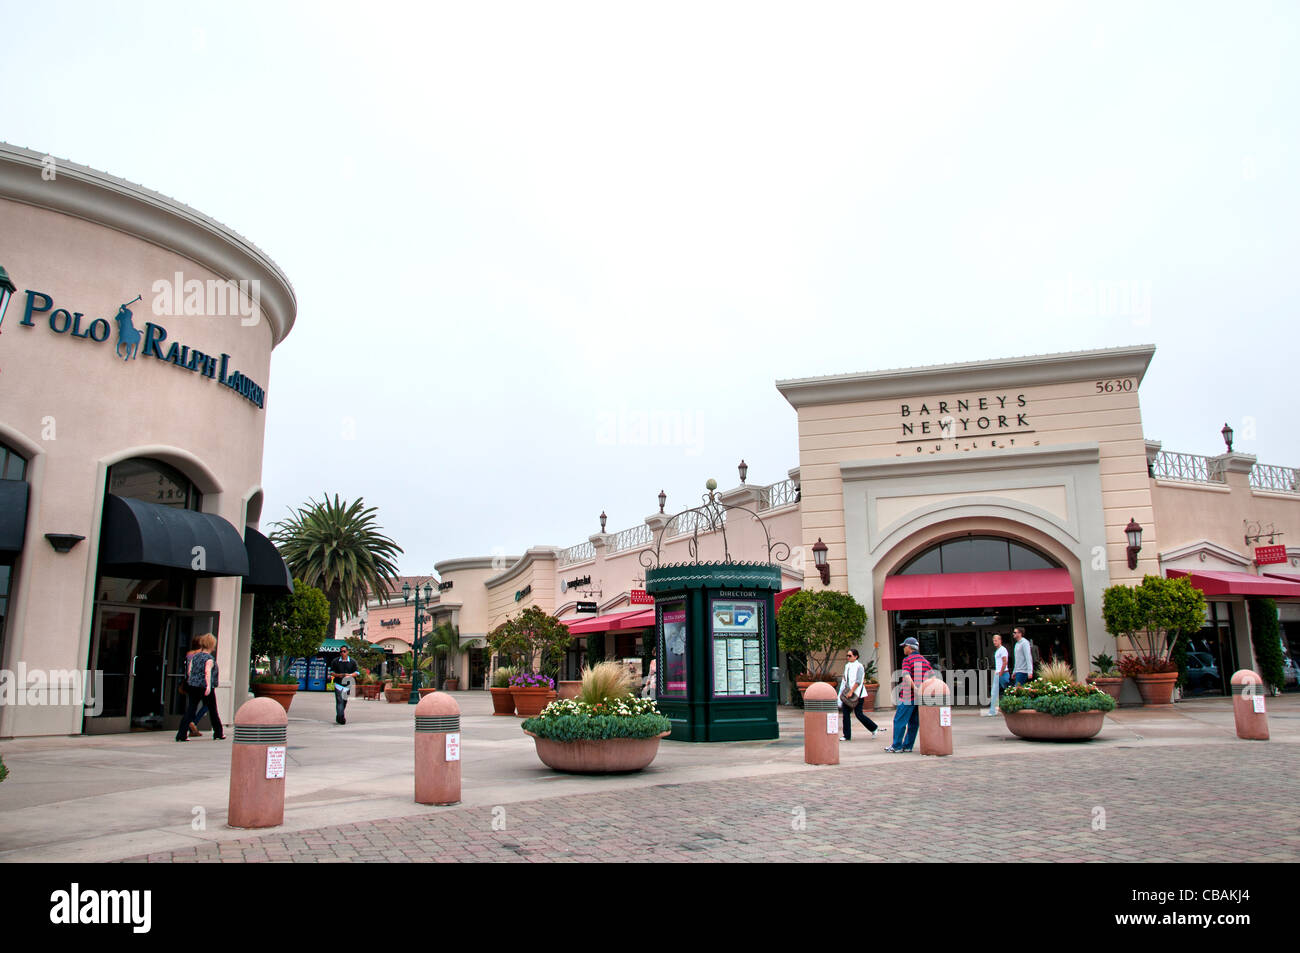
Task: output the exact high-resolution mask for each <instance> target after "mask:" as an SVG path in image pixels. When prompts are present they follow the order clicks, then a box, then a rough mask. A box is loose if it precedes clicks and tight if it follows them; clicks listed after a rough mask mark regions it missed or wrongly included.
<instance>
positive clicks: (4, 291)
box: [0, 265, 18, 324]
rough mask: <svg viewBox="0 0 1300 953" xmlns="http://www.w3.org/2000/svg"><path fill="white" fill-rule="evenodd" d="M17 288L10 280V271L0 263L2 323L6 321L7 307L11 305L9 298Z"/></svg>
mask: <svg viewBox="0 0 1300 953" xmlns="http://www.w3.org/2000/svg"><path fill="white" fill-rule="evenodd" d="M17 290H18V289H17V288H16V287H15V286H14V283H13V282H12V281H10V280H9V272H7V271H5V269H4V265H0V324H2V323H4V319H5V309H6V308H8V307H9V299H10V298H11V297H13V293H14V292H15V291H17Z"/></svg>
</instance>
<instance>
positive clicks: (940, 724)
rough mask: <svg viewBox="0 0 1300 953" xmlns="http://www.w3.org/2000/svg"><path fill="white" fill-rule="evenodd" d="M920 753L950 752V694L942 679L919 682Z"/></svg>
mask: <svg viewBox="0 0 1300 953" xmlns="http://www.w3.org/2000/svg"><path fill="white" fill-rule="evenodd" d="M920 746H921V754H932V755H949V754H952V695H951V694H950V693H949V691H948V686H947V685H946V684H944V681H943V679H940V678H933V677H931V678H927V679H926V680H925V681H924V682H922V683H921V737H920Z"/></svg>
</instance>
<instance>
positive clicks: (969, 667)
mask: <svg viewBox="0 0 1300 953" xmlns="http://www.w3.org/2000/svg"><path fill="white" fill-rule="evenodd" d="M999 631H1000V630H998V629H984V628H965V627H963V628H960V629H956V628H950V629H948V631H947V633H946V639H945V648H946V650H947V655H946V656H945V657H944V663H945V664H944V665H943V667H942V671H941V672H940V675H941V676H942V677H943V678H944V679H945V680H946V681H948V683H949V684H950V685H952V686H953V688H954V690H956V691H958V693H959V694H960V696H961V697H959V698H957V699H956V703H957V704H960V705H967V706H971V705H987V704H988V699H987V698H985V699H984V700H983V701H981V700H980V694H981V692H987V691H988V690H989V677H990V676H989V670H990V669H991V668H992V667H993V651H994V650H993V636H994V634H995V633H997V632H999ZM950 673H951V675H952V677H951V678H949V674H950Z"/></svg>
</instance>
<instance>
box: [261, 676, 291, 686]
mask: <svg viewBox="0 0 1300 953" xmlns="http://www.w3.org/2000/svg"><path fill="white" fill-rule="evenodd" d="M253 684H254V685H297V684H298V679H296V678H294V677H293V676H292V675H257V676H255V677H254V678H253Z"/></svg>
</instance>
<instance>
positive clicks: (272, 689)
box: [249, 682, 298, 712]
mask: <svg viewBox="0 0 1300 953" xmlns="http://www.w3.org/2000/svg"><path fill="white" fill-rule="evenodd" d="M249 687H250V689H251V690H252V692H253V697H254V698H271V699H274V700H275V701H278V702H279V703H280V704H281V705H283V706H284V710H285V711H286V712H287V711H288V710H289V706H290V705H291V704H293V696H294V695H296V694H297V693H298V685H297V684H296V683H295V684H292V685H276V684H274V683H272V682H254V683H253V684H252V685H251V686H249Z"/></svg>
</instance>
